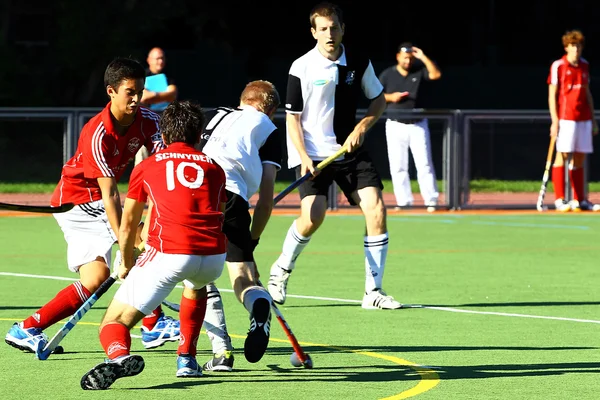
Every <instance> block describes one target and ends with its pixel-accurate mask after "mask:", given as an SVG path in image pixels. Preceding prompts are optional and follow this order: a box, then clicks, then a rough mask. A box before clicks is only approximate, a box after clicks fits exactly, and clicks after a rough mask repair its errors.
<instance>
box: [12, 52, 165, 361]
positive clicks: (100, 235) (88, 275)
mask: <svg viewBox="0 0 600 400" xmlns="http://www.w3.org/2000/svg"><path fill="white" fill-rule="evenodd" d="M144 79H145V71H144V67H143V66H142V65H141V64H140V63H139V62H137V61H135V60H132V59H128V58H117V59H115V60H113V61H112V62H111V63H110V64H109V65H108V67H107V68H106V71H105V73H104V85H105V87H106V93H107V94H108V96H109V98H110V102H109V103H108V104H107V105H106V107H105V108H104V109H103V110H102V111H101V112H100V113H98V114H97V115H96V116H94V117H93V118H92V119H91V120H90V121H89V122H88V123H87V124H85V126H84V127H83V129H82V131H81V135H80V137H79V143H78V146H77V150H76V152H75V155H74V156H73V157H72V158H71V159H70V160H69V161H68V162H67V163H66V164H65V165H64V167H63V169H62V174H61V178H60V181H59V183H58V185H57V186H56V189H55V191H54V193H53V195H52V199H51V204H52V205H53V206H60V205H62V204H65V203H74V204H76V206H75V207H74V208H73V209H72V210H70V211H68V212H66V213H62V214H54V217H55V218H56V220H57V222H58V224H59V225H60V227H61V229H62V231H63V233H64V237H65V240H66V242H67V264H68V267H69V269H70V270H71V271H73V272H76V273H78V274H79V280H78V281H77V282H75V283H73V284H71V285H69V286H67V287H66V288H64V289H63V290H61V291H60V292H59V293H58V294H57V295H56V296H55V297H54V298H53V299H52V300H50V302H48V303H47V304H46V305H44V306H43V307H42V308H40V309H39V310H37V311H36V312H35V313H34V314H33V315H31V316H30V317H29V318H27V319H25V320H24V321H22V322H20V323H15V324H14V325H13V326H12V327H11V329H10V331H9V332H8V333H7V334H6V337H5V341H6V343H8V344H9V345H11V346H13V347H16V348H18V349H21V350H25V351H30V352H34V353H35V352H36V350H37V349H38V348H39V347H41V348H43V347H44V346H45V345H46V343H47V340H48V338H47V336H46V335H45V334H44V333H43V330H44V329H46V328H48V327H49V326H51V325H54V324H55V323H57V322H58V321H60V320H62V319H64V318H67V317H69V316H71V315H72V314H73V313H75V311H77V309H78V308H79V307H80V306H81V305H82V304H83V303H84V302H85V300H87V298H88V297H89V296H90V295H91V294H92V293H93V292H94V291H95V290H96V289H97V288H98V287H99V286H100V284H101V283H102V282H104V281H105V280H106V279H107V278H108V276H109V274H110V269H109V268H108V265H110V256H111V249H112V246H113V244H114V243H115V242H116V240H117V236H116V232H118V231H119V226H120V223H121V213H122V208H121V199H120V197H119V191H118V188H117V181H118V180H119V179H120V178H121V176H122V175H123V173H124V172H125V168H126V166H127V164H128V163H129V162H130V161H131V160H133V158H134V157H135V154H136V152H137V151H138V149H139V148H141V147H142V146H146V147H147V148H148V149H149V151H150V152H151V153H154V152H155V151H156V150H159V149H162V148H163V147H164V144H163V141H162V139H161V136H160V131H159V127H158V119H159V118H158V116H157V114H155V113H154V112H152V111H149V110H147V109H144V108H140V107H139V102H140V98H141V96H142V93H143V91H144Z"/></svg>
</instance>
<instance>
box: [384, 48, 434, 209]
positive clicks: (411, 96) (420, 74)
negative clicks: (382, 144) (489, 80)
mask: <svg viewBox="0 0 600 400" xmlns="http://www.w3.org/2000/svg"><path fill="white" fill-rule="evenodd" d="M396 61H397V63H396V65H393V66H390V67H388V68H386V69H385V70H384V71H383V72H382V73H381V75H380V76H379V80H380V81H381V84H382V85H383V90H384V94H385V101H386V103H388V106H387V120H386V122H385V134H386V140H387V147H388V158H389V163H390V174H391V177H392V184H393V186H394V195H395V197H396V204H397V207H396V210H400V209H402V208H405V207H410V206H412V205H413V202H414V198H413V195H412V191H411V188H410V176H409V172H408V158H409V155H408V151H409V150H410V151H411V152H412V156H413V159H414V162H415V167H416V169H417V180H418V182H419V188H420V191H421V196H422V197H423V201H424V203H425V205H426V206H427V211H429V212H433V211H435V207H436V206H437V202H438V197H439V192H438V188H437V181H436V177H435V169H434V168H433V162H432V159H431V140H430V136H429V126H428V122H427V119H426V118H417V119H415V118H413V119H406V118H404V117H403V115H402V114H400V113H397V112H396V113H395V112H394V111H397V110H411V109H414V108H418V107H417V106H418V105H419V104H418V101H417V98H418V94H419V88H420V86H421V82H422V81H423V80H425V81H433V80H437V79H439V78H440V77H441V76H442V73H441V72H440V70H439V68H438V67H437V66H436V65H435V63H434V62H433V61H431V60H430V59H429V57H427V56H426V55H425V53H423V50H421V49H420V48H418V47H416V46H413V45H412V44H411V43H409V42H404V43H402V44H401V45H400V46H399V47H398V52H397V53H396Z"/></svg>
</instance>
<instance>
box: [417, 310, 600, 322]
mask: <svg viewBox="0 0 600 400" xmlns="http://www.w3.org/2000/svg"><path fill="white" fill-rule="evenodd" d="M423 308H427V309H428V310H438V311H450V312H456V313H468V314H483V315H498V316H501V317H518V318H537V319H551V320H554V321H570V322H584V323H588V324H600V321H596V320H594V319H579V318H565V317H549V316H546V315H529V314H514V313H502V312H495V311H473V310H463V309H460V308H452V307H429V306H423Z"/></svg>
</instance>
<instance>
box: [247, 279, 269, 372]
mask: <svg viewBox="0 0 600 400" xmlns="http://www.w3.org/2000/svg"><path fill="white" fill-rule="evenodd" d="M271 301H272V299H271V296H270V295H269V293H268V292H267V291H266V290H265V289H264V288H263V287H261V286H252V287H250V288H249V289H248V290H246V292H245V294H244V299H243V302H244V307H246V309H247V310H248V311H250V329H249V330H248V336H247V337H246V341H245V342H244V355H245V356H246V360H248V362H251V363H256V362H258V361H260V359H261V358H262V356H263V355H264V354H265V351H266V350H267V347H268V345H269V335H270V329H271Z"/></svg>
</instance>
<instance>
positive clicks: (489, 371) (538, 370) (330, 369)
mask: <svg viewBox="0 0 600 400" xmlns="http://www.w3.org/2000/svg"><path fill="white" fill-rule="evenodd" d="M266 367H267V368H268V369H269V370H270V371H272V372H275V373H277V375H269V372H267V371H265V370H264V369H261V370H245V371H238V370H236V373H233V374H205V375H204V377H202V378H199V379H185V380H177V381H174V382H172V383H164V384H160V385H155V386H150V387H146V388H131V389H129V390H147V389H186V388H189V387H192V386H200V385H206V384H215V383H226V382H240V383H241V382H264V383H266V382H282V381H285V382H288V383H289V382H307V381H323V382H392V381H399V380H404V381H410V380H430V379H431V380H438V379H441V380H458V379H488V378H511V377H529V376H553V375H564V374H580V373H600V363H591V362H590V363H585V362H579V363H577V362H575V363H551V364H490V365H467V366H430V367H427V366H423V367H422V368H423V370H421V371H419V372H417V371H415V370H414V369H413V368H410V367H408V366H404V365H390V364H378V365H354V366H348V365H340V366H324V367H318V366H315V368H314V369H310V370H307V369H304V368H292V367H290V366H289V365H286V366H282V365H280V364H269V365H266ZM365 369H368V370H369V371H364V370H365ZM374 369H376V370H374ZM239 372H245V373H244V374H239ZM433 372H435V373H433ZM248 373H250V374H248ZM279 374H282V375H279Z"/></svg>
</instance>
